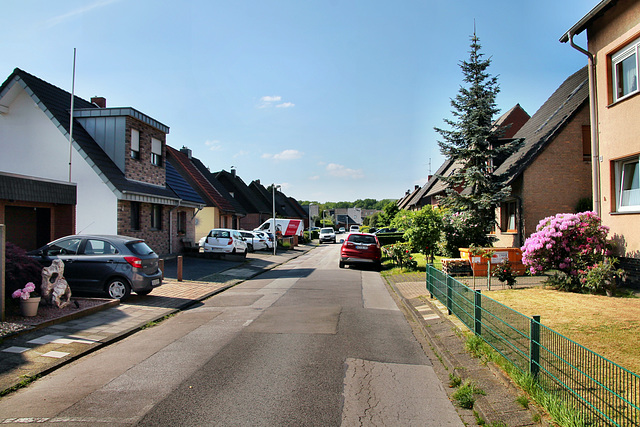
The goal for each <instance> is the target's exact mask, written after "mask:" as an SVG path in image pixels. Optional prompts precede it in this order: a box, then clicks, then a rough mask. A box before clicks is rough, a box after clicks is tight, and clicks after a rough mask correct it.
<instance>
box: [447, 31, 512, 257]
mask: <svg viewBox="0 0 640 427" xmlns="http://www.w3.org/2000/svg"><path fill="white" fill-rule="evenodd" d="M480 48H481V46H480V43H479V39H478V37H477V36H476V35H475V33H474V34H473V36H472V37H471V50H470V52H469V53H470V56H469V60H467V61H462V62H461V63H460V68H461V69H462V73H463V75H464V83H465V84H466V86H461V87H460V90H459V92H458V95H457V96H456V97H455V99H452V100H451V105H452V107H453V111H452V112H451V113H452V114H453V117H454V119H453V120H449V119H445V120H444V121H445V123H446V124H447V125H448V126H449V128H450V129H441V128H435V130H436V132H438V133H439V134H440V135H441V136H442V139H443V140H442V141H438V145H439V146H440V151H441V152H442V154H443V155H444V156H445V157H447V159H449V160H453V161H454V162H456V163H458V164H459V165H460V166H461V167H460V168H458V169H457V170H456V171H455V172H454V173H453V174H451V175H450V176H440V177H439V178H440V179H442V180H443V181H444V182H445V183H446V184H447V190H446V196H445V197H443V199H442V200H441V203H442V205H443V206H445V207H450V208H452V209H453V210H454V211H457V212H463V211H466V212H467V213H468V214H469V215H471V216H474V217H476V218H475V219H474V221H477V222H478V223H479V224H481V226H482V233H479V234H478V236H479V237H478V240H477V241H475V242H472V243H474V244H475V245H477V246H488V245H490V241H489V239H488V236H487V235H488V234H489V233H490V231H491V228H492V226H493V222H494V221H495V210H496V208H497V207H498V205H499V204H500V202H501V201H502V200H503V199H504V198H505V197H507V196H508V195H509V194H510V193H511V187H510V186H508V185H506V182H505V180H506V177H500V176H496V175H495V174H493V170H492V169H493V165H497V164H498V162H499V160H500V159H504V158H506V157H507V156H508V155H509V154H511V153H512V152H513V151H515V149H516V148H517V147H518V145H519V142H503V141H499V140H498V139H499V138H500V136H501V135H502V134H503V132H504V129H497V128H496V127H495V126H494V116H495V115H496V114H497V113H498V112H499V110H498V108H497V107H496V96H497V94H498V92H499V91H500V89H499V87H498V79H497V77H494V76H491V75H490V74H489V73H488V71H487V70H488V68H489V65H490V64H491V60H490V59H483V56H484V55H483V54H482V53H480Z"/></svg>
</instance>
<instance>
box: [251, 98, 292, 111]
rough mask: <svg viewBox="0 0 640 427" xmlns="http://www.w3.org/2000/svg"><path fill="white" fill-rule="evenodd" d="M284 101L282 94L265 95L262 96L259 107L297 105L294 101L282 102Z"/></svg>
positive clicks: (289, 106)
mask: <svg viewBox="0 0 640 427" xmlns="http://www.w3.org/2000/svg"><path fill="white" fill-rule="evenodd" d="M280 101H282V97H281V96H280V95H275V96H263V97H262V98H260V103H259V104H258V106H257V108H271V107H276V108H291V107H295V105H296V104H294V103H293V102H280Z"/></svg>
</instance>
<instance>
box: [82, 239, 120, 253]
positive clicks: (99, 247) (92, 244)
mask: <svg viewBox="0 0 640 427" xmlns="http://www.w3.org/2000/svg"><path fill="white" fill-rule="evenodd" d="M117 253H118V250H117V249H116V248H114V247H113V245H112V244H111V243H109V242H105V241H104V240H96V239H88V240H87V243H86V244H85V247H84V254H85V255H115V254H117Z"/></svg>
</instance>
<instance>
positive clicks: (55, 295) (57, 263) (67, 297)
mask: <svg viewBox="0 0 640 427" xmlns="http://www.w3.org/2000/svg"><path fill="white" fill-rule="evenodd" d="M63 273H64V262H62V261H61V260H59V259H54V260H53V262H52V263H51V266H49V267H44V268H43V269H42V285H41V291H42V298H43V299H44V300H45V301H46V302H47V304H49V305H53V306H56V307H58V308H64V307H66V306H67V305H69V304H70V303H71V289H70V288H69V284H68V283H67V281H66V280H65V279H64V276H63Z"/></svg>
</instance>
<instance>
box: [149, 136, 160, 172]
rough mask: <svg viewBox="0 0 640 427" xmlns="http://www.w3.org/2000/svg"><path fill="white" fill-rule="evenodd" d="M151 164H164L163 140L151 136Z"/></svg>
mask: <svg viewBox="0 0 640 427" xmlns="http://www.w3.org/2000/svg"><path fill="white" fill-rule="evenodd" d="M151 164H153V165H155V166H162V141H160V140H159V139H155V138H151Z"/></svg>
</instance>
